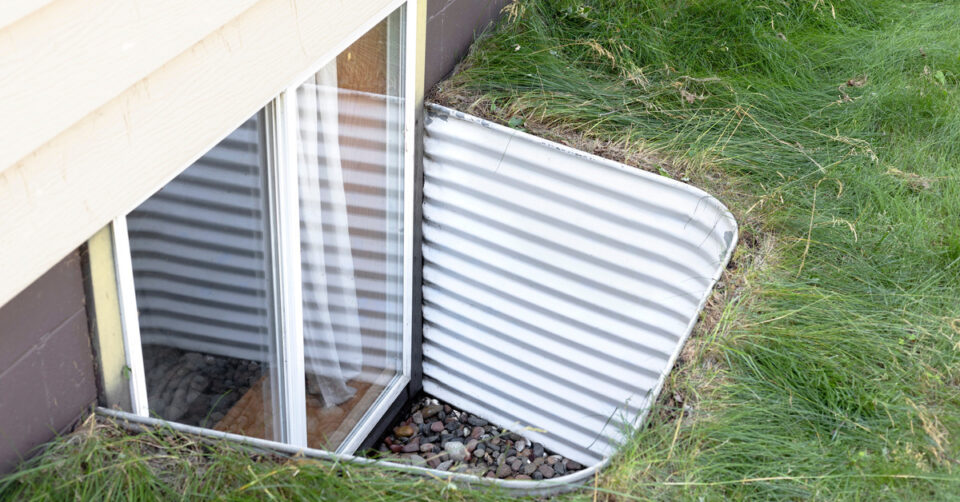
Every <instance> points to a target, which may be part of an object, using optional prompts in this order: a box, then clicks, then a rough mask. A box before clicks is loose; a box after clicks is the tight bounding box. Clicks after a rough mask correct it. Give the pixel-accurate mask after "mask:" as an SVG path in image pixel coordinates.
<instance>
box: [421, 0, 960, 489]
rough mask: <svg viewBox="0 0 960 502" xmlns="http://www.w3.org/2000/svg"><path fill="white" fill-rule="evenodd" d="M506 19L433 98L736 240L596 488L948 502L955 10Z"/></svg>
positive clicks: (685, 9) (606, 13)
mask: <svg viewBox="0 0 960 502" xmlns="http://www.w3.org/2000/svg"><path fill="white" fill-rule="evenodd" d="M508 16H509V18H508V20H506V21H505V22H503V23H502V24H501V26H500V27H499V29H498V30H497V31H496V32H495V33H493V34H492V35H491V36H489V37H487V38H485V39H484V40H483V41H482V42H481V43H480V44H478V46H477V47H475V49H474V50H473V52H472V54H471V56H470V58H469V61H468V63H467V64H466V65H465V66H464V68H463V70H462V71H461V72H460V73H459V74H458V75H457V76H456V77H454V79H453V80H452V81H451V82H447V83H444V84H442V89H441V90H440V92H439V93H438V97H439V99H441V100H442V101H446V102H450V103H454V104H457V103H460V104H461V106H463V107H466V108H469V109H472V110H475V111H477V112H479V113H484V114H486V115H488V116H492V117H493V118H495V119H498V120H502V121H503V122H508V121H509V120H510V119H513V121H514V122H513V123H514V125H518V126H519V124H530V125H531V127H533V128H534V129H547V130H553V131H561V134H566V135H567V136H571V135H573V136H577V135H585V136H587V137H590V138H593V139H596V140H602V141H606V142H610V143H613V144H615V145H618V147H619V148H620V150H621V151H623V152H624V156H625V157H627V158H630V157H631V156H633V157H636V156H640V157H643V156H647V157H649V158H653V159H655V160H658V161H659V163H660V165H661V172H662V173H664V174H666V175H671V176H674V177H678V178H681V177H682V178H690V179H692V182H694V183H696V184H698V185H700V186H703V187H704V188H706V189H707V190H710V191H712V192H714V193H716V194H717V195H718V196H719V197H720V198H721V199H722V200H723V201H724V202H725V203H727V204H728V205H729V206H731V208H732V209H733V210H734V212H735V213H736V214H737V216H738V219H739V220H740V222H741V226H742V231H743V232H742V233H743V239H742V245H741V247H740V249H739V250H738V252H737V256H736V258H735V264H736V266H737V269H736V270H733V271H731V272H730V273H729V274H728V277H727V278H726V279H725V281H726V283H727V284H725V287H724V288H723V290H722V291H721V292H719V295H720V296H719V300H722V301H716V302H715V306H714V307H713V309H714V310H713V312H711V313H709V315H708V317H710V319H709V322H706V323H704V325H703V326H702V327H701V329H700V331H699V332H698V334H697V336H696V337H695V338H694V340H693V341H692V342H691V346H690V347H688V349H687V350H686V351H685V361H684V363H683V365H682V366H681V368H680V369H679V371H676V372H675V374H674V375H673V376H672V378H671V382H670V386H669V388H668V390H667V391H666V392H665V393H664V398H663V399H661V406H662V407H663V408H662V409H661V410H660V412H659V413H657V414H655V415H654V417H653V419H652V420H651V425H650V427H649V428H647V429H645V430H644V431H642V432H640V433H639V434H637V435H636V436H635V437H634V438H633V440H632V441H631V442H630V444H629V446H628V447H627V448H626V449H625V450H624V452H623V454H622V455H621V456H620V457H619V458H617V459H616V462H615V464H614V466H613V467H612V468H611V469H609V470H608V472H607V473H606V474H605V476H604V477H603V480H602V482H603V484H604V485H605V486H606V487H608V488H610V489H613V490H616V491H618V492H621V493H624V494H632V495H635V496H637V497H640V498H647V497H653V498H660V497H664V498H671V499H692V500H698V499H699V498H700V497H703V498H705V499H708V500H709V499H715V498H721V497H737V498H755V499H769V498H774V497H786V498H820V499H836V498H843V499H865V500H877V499H899V498H906V499H914V500H930V499H950V498H955V497H960V475H958V474H960V473H956V472H955V471H956V470H957V469H956V468H957V467H958V466H957V465H956V463H957V460H956V459H957V453H958V447H957V444H956V441H955V439H956V436H957V434H958V433H960V399H958V392H957V390H958V383H960V364H958V363H960V320H957V318H960V273H958V272H960V269H958V260H960V183H958V181H960V180H958V172H960V94H958V92H957V86H958V78H960V36H957V33H958V31H957V30H958V28H957V27H958V26H960V3H957V2H941V3H933V2H900V1H897V2H894V1H888V0H846V1H838V0H834V1H819V2H818V1H816V0H804V1H761V0H630V1H627V0H605V1H600V0H597V1H548V0H533V1H519V2H516V3H514V4H512V5H511V6H510V7H509V8H508ZM648 164H655V163H648ZM680 402H682V403H683V404H685V406H686V410H685V411H683V412H681V411H680V410H679V409H671V408H679V403H680ZM681 417H682V419H680V418H681ZM678 419H680V420H678ZM955 494H958V495H955Z"/></svg>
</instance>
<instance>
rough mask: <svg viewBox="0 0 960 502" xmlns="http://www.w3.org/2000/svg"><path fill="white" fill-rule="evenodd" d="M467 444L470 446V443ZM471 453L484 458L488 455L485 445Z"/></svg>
mask: <svg viewBox="0 0 960 502" xmlns="http://www.w3.org/2000/svg"><path fill="white" fill-rule="evenodd" d="M467 444H470V443H467ZM470 453H472V454H473V456H474V457H478V458H482V457H483V456H484V455H486V453H487V450H485V449H484V448H483V445H479V446H477V449H476V450H473V451H472V452H470Z"/></svg>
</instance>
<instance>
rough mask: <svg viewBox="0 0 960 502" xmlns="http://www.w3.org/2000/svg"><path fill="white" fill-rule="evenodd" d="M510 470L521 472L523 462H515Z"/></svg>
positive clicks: (517, 460) (518, 460)
mask: <svg viewBox="0 0 960 502" xmlns="http://www.w3.org/2000/svg"><path fill="white" fill-rule="evenodd" d="M510 468H511V469H513V472H520V469H522V468H523V461H522V460H520V459H519V458H518V459H516V460H514V461H513V463H511V464H510Z"/></svg>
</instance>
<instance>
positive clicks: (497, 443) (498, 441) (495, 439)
mask: <svg viewBox="0 0 960 502" xmlns="http://www.w3.org/2000/svg"><path fill="white" fill-rule="evenodd" d="M490 444H492V445H493V446H498V445H499V444H500V438H498V437H495V438H493V439H491V440H490Z"/></svg>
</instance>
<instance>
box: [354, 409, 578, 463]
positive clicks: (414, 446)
mask: <svg viewBox="0 0 960 502" xmlns="http://www.w3.org/2000/svg"><path fill="white" fill-rule="evenodd" d="M371 456H376V457H378V458H383V459H387V460H394V461H401V462H405V463H411V464H414V465H422V466H426V467H431V468H434V469H439V470H442V471H450V472H461V473H465V474H473V475H475V476H482V477H488V478H500V479H526V480H541V479H550V478H553V477H556V476H562V475H564V474H568V473H570V472H573V471H578V470H580V469H583V466H582V465H580V464H578V463H577V462H574V461H573V460H570V459H568V458H565V457H563V456H560V455H556V454H554V453H553V452H550V451H548V450H546V449H545V448H544V447H543V445H542V444H540V443H535V442H530V441H529V440H527V439H525V438H523V437H522V436H520V435H519V434H515V433H512V432H510V431H508V430H505V429H502V428H500V427H497V426H496V425H493V424H490V423H488V422H487V421H486V420H484V419H482V418H480V417H478V416H476V415H471V414H469V413H467V412H464V411H461V410H458V409H455V408H453V407H452V406H450V405H449V404H445V403H441V402H439V401H438V400H437V399H434V398H431V397H429V396H426V397H423V398H421V399H418V400H417V402H416V403H415V404H414V405H413V406H412V407H411V410H410V414H409V415H407V416H405V417H402V418H401V420H400V421H399V423H397V424H396V426H395V427H393V428H392V429H391V430H390V432H389V433H388V434H387V436H385V437H384V438H383V439H382V440H381V441H380V443H379V447H378V451H377V452H374V453H372V454H371Z"/></svg>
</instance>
